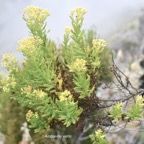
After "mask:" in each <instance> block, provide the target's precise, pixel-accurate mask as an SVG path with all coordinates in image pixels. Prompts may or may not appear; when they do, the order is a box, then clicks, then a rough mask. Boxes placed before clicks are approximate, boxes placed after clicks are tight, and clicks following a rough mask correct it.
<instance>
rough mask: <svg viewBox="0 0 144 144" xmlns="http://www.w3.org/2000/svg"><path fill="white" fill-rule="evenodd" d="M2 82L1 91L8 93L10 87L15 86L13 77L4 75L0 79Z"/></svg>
mask: <svg viewBox="0 0 144 144" xmlns="http://www.w3.org/2000/svg"><path fill="white" fill-rule="evenodd" d="M2 84H3V85H4V86H3V91H4V92H6V93H9V92H10V89H11V88H14V87H15V86H16V79H15V78H14V77H6V78H5V79H4V80H2Z"/></svg>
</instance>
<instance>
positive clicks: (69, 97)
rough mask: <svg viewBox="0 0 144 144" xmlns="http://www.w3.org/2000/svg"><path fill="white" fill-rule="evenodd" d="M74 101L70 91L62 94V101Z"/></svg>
mask: <svg viewBox="0 0 144 144" xmlns="http://www.w3.org/2000/svg"><path fill="white" fill-rule="evenodd" d="M71 100H72V95H71V93H70V91H68V90H65V91H64V92H62V93H61V94H60V101H71Z"/></svg>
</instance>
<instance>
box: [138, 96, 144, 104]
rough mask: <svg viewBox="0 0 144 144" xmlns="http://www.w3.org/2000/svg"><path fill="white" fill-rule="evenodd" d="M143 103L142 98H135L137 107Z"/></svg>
mask: <svg viewBox="0 0 144 144" xmlns="http://www.w3.org/2000/svg"><path fill="white" fill-rule="evenodd" d="M143 102H144V99H143V97H142V96H141V95H138V96H137V97H136V103H137V104H139V105H144V103H143Z"/></svg>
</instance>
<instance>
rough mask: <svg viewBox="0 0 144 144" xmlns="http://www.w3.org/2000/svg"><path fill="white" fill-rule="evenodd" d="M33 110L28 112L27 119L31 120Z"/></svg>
mask: <svg viewBox="0 0 144 144" xmlns="http://www.w3.org/2000/svg"><path fill="white" fill-rule="evenodd" d="M33 114H34V113H33V112H32V111H31V110H29V111H28V112H27V114H26V120H27V121H28V122H29V121H30V120H31V118H32V116H33Z"/></svg>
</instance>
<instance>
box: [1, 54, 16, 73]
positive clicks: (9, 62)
mask: <svg viewBox="0 0 144 144" xmlns="http://www.w3.org/2000/svg"><path fill="white" fill-rule="evenodd" d="M1 64H2V66H3V67H5V68H6V69H7V70H8V71H9V72H11V71H13V70H16V69H17V66H18V61H17V59H16V58H15V56H14V55H13V54H4V55H3V58H2V62H1Z"/></svg>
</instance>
